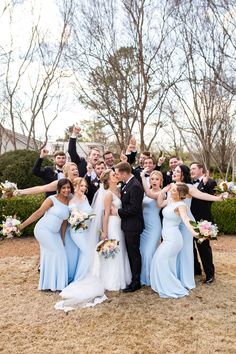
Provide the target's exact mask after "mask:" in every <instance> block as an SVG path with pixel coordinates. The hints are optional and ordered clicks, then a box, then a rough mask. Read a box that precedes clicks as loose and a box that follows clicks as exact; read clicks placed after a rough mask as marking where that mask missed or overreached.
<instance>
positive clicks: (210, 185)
mask: <svg viewBox="0 0 236 354" xmlns="http://www.w3.org/2000/svg"><path fill="white" fill-rule="evenodd" d="M190 173H191V177H192V179H193V185H194V186H195V187H196V188H198V189H199V190H200V191H201V192H203V193H209V194H214V188H215V187H216V185H217V184H216V182H215V181H214V180H213V179H211V178H206V177H205V174H206V170H205V167H204V166H203V165H202V164H200V163H198V162H193V163H192V164H191V166H190ZM211 204H212V202H207V201H204V200H200V199H195V198H193V199H192V204H191V211H192V214H193V216H194V218H195V220H196V221H200V220H207V221H211V222H213V217H212V214H211ZM196 246H197V249H198V252H199V256H200V258H201V262H202V266H203V269H204V272H205V274H206V279H205V281H204V283H206V284H210V283H212V282H213V281H214V274H215V267H214V264H213V256H212V249H211V246H210V241H209V240H205V241H203V242H202V243H197V242H196V239H194V271H195V275H201V273H202V270H201V265H200V263H199V260H198V255H197V250H196Z"/></svg>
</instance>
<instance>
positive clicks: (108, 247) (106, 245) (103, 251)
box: [96, 240, 120, 259]
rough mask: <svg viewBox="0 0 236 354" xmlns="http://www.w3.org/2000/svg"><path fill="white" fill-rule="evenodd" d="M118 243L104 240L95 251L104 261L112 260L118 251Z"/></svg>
mask: <svg viewBox="0 0 236 354" xmlns="http://www.w3.org/2000/svg"><path fill="white" fill-rule="evenodd" d="M119 244H120V241H117V240H104V241H101V242H99V243H98V246H97V249H96V251H97V252H98V254H99V256H103V257H104V258H105V259H108V258H114V257H115V255H116V253H118V252H119V251H120V247H119Z"/></svg>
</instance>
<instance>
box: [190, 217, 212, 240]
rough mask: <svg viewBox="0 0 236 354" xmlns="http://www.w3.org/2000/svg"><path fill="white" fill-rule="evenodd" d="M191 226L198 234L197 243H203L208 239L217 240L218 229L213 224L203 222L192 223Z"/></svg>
mask: <svg viewBox="0 0 236 354" xmlns="http://www.w3.org/2000/svg"><path fill="white" fill-rule="evenodd" d="M190 224H191V225H192V226H193V228H194V230H195V231H196V232H198V236H194V237H196V238H197V242H199V243H202V242H203V241H205V240H206V239H210V240H217V234H218V227H217V225H215V224H212V222H210V221H207V220H201V221H197V222H196V221H190Z"/></svg>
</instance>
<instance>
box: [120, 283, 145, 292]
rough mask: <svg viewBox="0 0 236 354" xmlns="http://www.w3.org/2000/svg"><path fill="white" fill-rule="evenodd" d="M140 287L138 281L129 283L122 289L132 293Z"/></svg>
mask: <svg viewBox="0 0 236 354" xmlns="http://www.w3.org/2000/svg"><path fill="white" fill-rule="evenodd" d="M139 289H141V284H140V283H131V284H130V285H129V286H128V287H127V288H125V289H124V290H123V292H124V293H133V292H134V291H137V290H139Z"/></svg>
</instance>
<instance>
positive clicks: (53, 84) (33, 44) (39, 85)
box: [0, 0, 73, 149]
mask: <svg viewBox="0 0 236 354" xmlns="http://www.w3.org/2000/svg"><path fill="white" fill-rule="evenodd" d="M63 5H64V7H63V9H62V8H61V19H60V20H59V25H60V30H57V33H56V31H54V32H53V31H52V32H50V31H49V30H44V29H43V28H42V26H41V22H40V15H39V17H38V19H37V20H36V22H35V23H33V24H32V26H31V31H30V32H29V33H27V34H28V37H26V38H25V41H24V43H23V44H21V45H20V46H19V44H18V43H17V40H18V38H16V35H15V33H14V32H13V31H12V32H11V31H10V40H9V44H8V46H6V48H0V50H1V58H2V61H4V65H2V73H1V74H2V75H1V79H3V78H4V84H2V85H1V88H2V92H1V97H2V99H3V103H2V109H4V112H5V122H6V123H8V126H10V128H11V130H12V135H13V137H15V132H16V126H17V127H20V128H21V130H22V132H23V134H24V135H25V136H26V137H27V144H26V148H29V145H30V142H31V140H32V139H33V141H34V142H35V147H37V146H36V135H37V124H38V122H40V123H41V126H42V125H44V132H45V141H47V139H48V130H49V128H50V126H51V124H52V123H53V122H54V121H55V119H56V118H57V115H58V112H59V111H60V109H61V107H62V104H65V103H64V101H63V100H62V85H63V80H64V79H65V78H66V77H68V71H66V69H65V66H63V52H64V49H65V47H66V46H67V45H68V40H69V36H70V20H71V15H72V13H73V5H72V1H70V0H67V1H66V2H64V3H63ZM18 6H20V5H19V4H18ZM32 6H33V4H32ZM32 11H33V9H32ZM6 14H7V15H8V20H9V24H10V27H11V26H12V24H13V22H14V16H15V6H14V4H11V5H9V6H8V8H7V9H6V11H5V15H6ZM51 30H53V29H51ZM50 110H51V111H52V110H53V114H52V113H51V114H50ZM13 140H14V143H13V145H14V148H15V149H16V141H15V139H13Z"/></svg>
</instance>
